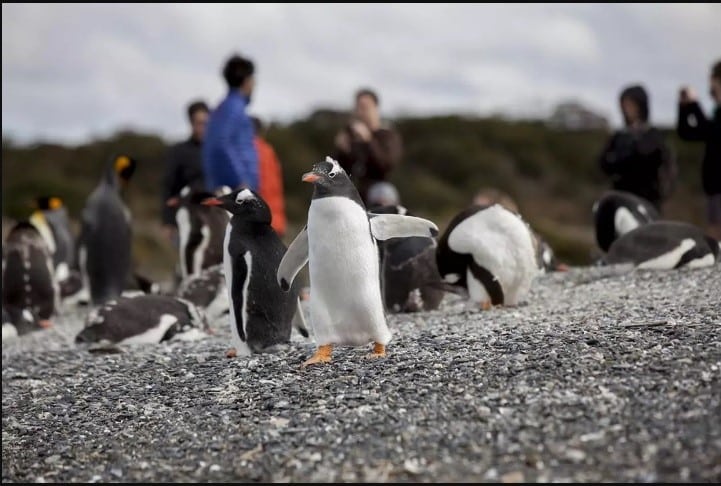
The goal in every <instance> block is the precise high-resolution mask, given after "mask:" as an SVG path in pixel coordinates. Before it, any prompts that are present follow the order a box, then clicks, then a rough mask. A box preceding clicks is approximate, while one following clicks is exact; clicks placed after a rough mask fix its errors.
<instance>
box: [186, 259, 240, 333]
mask: <svg viewBox="0 0 721 486" xmlns="http://www.w3.org/2000/svg"><path fill="white" fill-rule="evenodd" d="M175 295H176V297H179V298H181V299H184V300H187V301H189V302H192V303H193V304H195V305H196V306H197V307H199V308H201V309H204V310H205V315H206V316H207V317H208V320H210V321H211V322H212V321H214V320H215V319H217V318H219V317H220V316H222V315H225V314H227V313H229V312H230V304H229V301H228V290H227V288H226V286H225V275H224V273H223V264H220V265H215V266H212V267H208V268H206V269H204V270H203V271H202V272H200V274H199V275H190V276H189V277H187V278H185V279H183V280H182V281H181V282H180V285H179V286H178V289H177V291H176V293H175Z"/></svg>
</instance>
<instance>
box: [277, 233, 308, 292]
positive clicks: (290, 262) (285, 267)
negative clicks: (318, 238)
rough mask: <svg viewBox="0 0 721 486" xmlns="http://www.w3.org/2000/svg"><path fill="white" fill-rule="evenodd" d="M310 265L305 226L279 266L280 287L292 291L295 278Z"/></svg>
mask: <svg viewBox="0 0 721 486" xmlns="http://www.w3.org/2000/svg"><path fill="white" fill-rule="evenodd" d="M306 263H308V227H307V226H305V227H304V228H303V229H302V230H301V232H300V233H298V236H296V237H295V239H294V240H293V242H292V243H291V244H290V246H289V247H288V251H286V252H285V255H283V259H282V260H281V261H280V265H278V274H277V278H278V285H280V288H281V289H283V291H284V292H287V291H289V290H290V286H291V285H292V284H293V280H294V279H295V276H296V275H298V272H300V269H301V268H303V266H304V265H305V264H306Z"/></svg>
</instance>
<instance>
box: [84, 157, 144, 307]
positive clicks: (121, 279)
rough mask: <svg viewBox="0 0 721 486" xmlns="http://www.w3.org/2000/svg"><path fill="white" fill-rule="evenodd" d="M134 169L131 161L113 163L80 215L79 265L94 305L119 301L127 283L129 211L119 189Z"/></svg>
mask: <svg viewBox="0 0 721 486" xmlns="http://www.w3.org/2000/svg"><path fill="white" fill-rule="evenodd" d="M135 167H136V162H135V160H134V159H132V158H130V157H127V156H124V155H121V156H119V157H115V158H114V159H112V161H111V163H110V164H109V165H108V167H107V169H106V171H105V174H104V175H103V177H102V179H101V181H100V183H99V184H98V185H97V187H96V188H95V190H94V191H93V192H92V193H91V194H90V196H89V197H88V199H87V201H86V203H85V208H84V209H83V212H82V218H81V219H82V229H81V232H80V241H79V245H78V246H79V249H78V261H79V264H80V272H81V274H82V276H83V283H84V285H85V286H86V287H87V288H88V289H89V291H90V298H91V300H92V303H93V304H94V305H99V304H102V303H103V302H105V301H107V300H109V299H112V298H115V297H118V296H119V295H120V294H121V292H122V291H123V289H125V287H126V285H127V282H128V281H129V279H130V277H129V275H130V267H131V256H130V254H131V228H130V210H129V209H128V208H127V206H126V205H125V203H124V202H123V200H122V198H121V197H120V189H121V187H120V186H121V184H126V183H127V181H128V180H129V179H130V177H131V176H132V174H133V172H134V171H135Z"/></svg>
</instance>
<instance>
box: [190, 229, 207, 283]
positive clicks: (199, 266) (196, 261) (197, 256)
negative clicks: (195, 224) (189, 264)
mask: <svg viewBox="0 0 721 486" xmlns="http://www.w3.org/2000/svg"><path fill="white" fill-rule="evenodd" d="M200 234H201V235H202V236H203V238H202V239H201V240H200V243H199V244H198V247H197V248H196V249H195V251H194V252H193V274H195V275H199V274H200V272H201V270H203V260H204V259H205V250H206V249H207V248H208V244H209V243H210V227H209V226H208V225H203V226H201V227H200Z"/></svg>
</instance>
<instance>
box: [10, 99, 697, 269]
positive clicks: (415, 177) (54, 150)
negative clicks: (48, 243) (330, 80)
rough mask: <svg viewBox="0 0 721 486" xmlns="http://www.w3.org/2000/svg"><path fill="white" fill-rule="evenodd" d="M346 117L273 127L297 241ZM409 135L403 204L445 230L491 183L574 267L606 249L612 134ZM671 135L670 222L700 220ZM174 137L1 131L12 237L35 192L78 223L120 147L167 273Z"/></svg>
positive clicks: (447, 130)
mask: <svg viewBox="0 0 721 486" xmlns="http://www.w3.org/2000/svg"><path fill="white" fill-rule="evenodd" d="M345 120H346V118H345V114H343V113H340V112H335V111H330V110H318V111H316V112H314V113H313V114H311V115H310V116H309V117H307V118H305V119H301V120H297V121H295V122H292V123H288V124H278V123H274V124H271V125H270V126H269V127H268V131H267V137H266V138H267V139H268V141H269V142H270V143H271V144H272V145H273V146H274V147H275V149H276V151H277V153H278V156H279V158H280V160H281V163H282V165H283V169H284V174H283V175H284V182H285V190H286V198H287V199H286V210H287V213H288V218H289V231H288V234H287V235H286V236H285V238H284V239H285V240H286V243H288V242H290V241H291V240H292V239H293V237H294V236H295V234H296V232H297V230H298V229H299V228H300V227H302V225H304V224H305V220H306V216H307V210H308V205H309V203H310V196H311V192H312V187H311V186H310V185H308V184H303V183H301V181H300V177H301V174H302V173H303V172H306V171H307V170H308V169H309V168H310V167H311V165H312V164H313V163H315V162H316V161H318V160H321V159H322V158H323V157H325V155H328V154H330V153H332V147H333V137H334V135H335V132H336V130H338V128H339V127H341V126H342V123H343V122H344V121H345ZM392 123H393V125H394V126H395V127H396V128H397V129H398V130H399V132H400V133H401V135H402V137H403V140H404V148H405V150H404V157H403V161H402V163H401V165H400V166H399V167H398V168H397V169H396V170H395V171H394V173H393V175H392V177H391V181H392V182H393V183H395V184H396V186H397V187H398V189H399V191H400V194H401V198H402V202H403V204H404V205H405V206H406V207H408V208H409V210H410V211H412V212H413V213H414V214H416V215H418V216H423V217H427V218H429V219H431V220H433V221H435V222H436V223H437V224H438V226H439V227H440V228H441V230H443V229H444V228H445V226H446V224H447V223H448V221H449V220H450V219H451V218H452V217H453V215H454V214H456V213H457V212H458V211H460V210H461V209H463V208H464V207H465V206H466V205H467V204H469V203H470V201H471V199H472V197H473V195H474V193H475V192H476V191H478V190H479V189H481V188H483V187H495V188H498V189H501V190H503V191H505V192H507V193H508V194H509V195H511V196H512V197H513V198H514V199H515V200H516V202H517V203H518V205H519V207H520V210H521V213H522V215H523V216H524V217H525V219H526V220H527V221H528V222H529V223H530V224H531V226H532V227H533V228H534V229H536V230H537V231H538V232H539V233H540V234H541V235H543V236H544V237H545V238H546V239H547V240H548V242H549V243H550V244H551V246H552V247H553V248H554V249H555V251H556V253H557V255H558V257H559V258H560V259H561V260H562V261H565V262H567V263H569V264H575V265H583V264H589V263H590V262H591V261H592V260H593V259H594V258H595V257H596V256H597V255H598V251H597V249H596V248H595V242H594V236H593V226H592V218H591V207H592V206H593V202H594V201H595V200H596V199H597V198H598V196H599V195H600V194H601V193H602V192H603V190H604V189H605V188H606V187H608V181H607V180H606V179H605V177H604V175H603V174H602V173H601V171H600V169H599V168H598V164H597V156H598V154H599V152H600V151H601V149H602V147H603V145H604V143H605V142H606V139H607V137H608V135H609V133H608V132H607V131H605V130H573V131H568V130H559V129H554V128H550V127H549V126H547V125H546V124H545V123H544V122H543V121H509V120H505V119H502V118H472V117H462V116H438V117H428V118H417V117H415V118H400V119H396V120H393V121H392ZM665 132H666V136H667V140H668V142H669V144H670V146H671V148H672V150H673V151H674V152H675V153H676V155H677V160H678V165H679V172H680V174H679V182H678V186H677V188H676V191H675V192H674V194H673V195H672V197H671V199H670V200H669V201H668V202H667V204H666V206H665V208H664V213H665V216H666V217H667V218H668V219H677V220H683V221H688V222H691V223H695V224H702V223H703V208H704V199H703V194H702V192H701V186H700V160H701V155H702V152H701V151H702V146H701V145H700V144H688V143H684V142H682V141H680V140H679V139H678V137H677V136H676V134H675V133H674V132H673V130H671V129H666V130H665ZM166 148H167V143H166V142H165V141H164V140H163V139H162V138H160V137H158V136H156V135H152V134H142V133H134V132H130V131H120V132H118V133H116V134H115V135H113V136H111V137H109V138H107V139H103V140H94V141H92V142H89V143H86V144H83V145H78V146H63V145H57V144H49V143H38V144H33V145H28V146H20V145H17V144H15V143H13V141H12V140H10V139H7V138H5V137H3V141H2V172H3V182H2V197H3V199H2V203H3V207H2V213H3V235H4V234H5V232H6V231H7V229H8V225H9V224H11V223H12V220H15V219H18V218H23V217H27V216H28V215H29V214H30V211H31V209H30V207H29V204H30V201H31V199H32V198H33V197H34V196H36V195H42V194H48V195H50V194H52V195H58V196H60V197H62V198H63V200H64V201H65V204H66V206H67V207H68V210H69V212H70V215H71V217H72V218H73V220H74V224H75V227H76V230H77V219H78V217H79V215H80V212H81V210H82V207H83V204H84V202H85V198H86V197H87V196H88V194H89V193H90V192H91V191H92V189H93V188H94V186H95V185H96V184H97V182H98V181H99V179H100V176H101V173H102V170H103V166H104V164H105V163H106V161H107V160H108V159H109V157H111V156H112V155H113V154H119V153H126V154H128V155H130V156H133V157H135V158H136V159H137V160H138V162H139V167H138V170H137V172H136V173H135V176H134V179H133V181H132V183H131V184H130V186H129V187H128V188H127V190H126V194H125V197H126V201H127V202H128V205H129V206H130V209H131V211H132V214H133V219H134V224H133V228H134V232H135V233H134V248H133V250H134V260H135V265H136V268H137V270H138V271H139V272H141V273H143V274H145V275H147V276H149V277H151V278H155V279H161V280H162V279H167V278H169V276H170V273H171V272H172V269H173V266H174V264H175V261H176V259H177V255H176V253H175V250H174V249H173V248H172V247H171V246H170V245H169V244H168V243H167V242H166V241H164V240H163V238H162V236H161V233H160V224H159V215H160V207H161V193H162V190H161V181H162V177H163V171H164V163H165V162H164V157H165V151H166Z"/></svg>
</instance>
